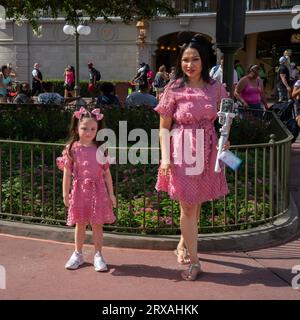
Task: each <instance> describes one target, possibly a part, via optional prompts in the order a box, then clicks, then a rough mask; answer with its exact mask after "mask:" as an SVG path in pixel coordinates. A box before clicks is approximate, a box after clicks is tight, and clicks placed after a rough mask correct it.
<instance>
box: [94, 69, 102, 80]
mask: <svg viewBox="0 0 300 320" xmlns="http://www.w3.org/2000/svg"><path fill="white" fill-rule="evenodd" d="M95 74H96V81H100V79H101V73H100V71H99V70H97V69H95Z"/></svg>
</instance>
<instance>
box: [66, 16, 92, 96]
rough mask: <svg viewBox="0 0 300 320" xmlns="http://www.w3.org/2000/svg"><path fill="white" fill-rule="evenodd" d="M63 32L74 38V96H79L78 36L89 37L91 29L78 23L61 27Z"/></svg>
mask: <svg viewBox="0 0 300 320" xmlns="http://www.w3.org/2000/svg"><path fill="white" fill-rule="evenodd" d="M63 32H64V33H65V34H67V35H71V36H74V37H75V60H76V61H75V88H74V89H75V95H76V96H79V95H80V85H79V83H80V82H79V36H80V35H85V36H87V35H89V34H90V33H91V27H89V26H87V25H86V24H85V23H81V22H79V21H78V24H77V25H71V24H66V25H65V26H64V27H63Z"/></svg>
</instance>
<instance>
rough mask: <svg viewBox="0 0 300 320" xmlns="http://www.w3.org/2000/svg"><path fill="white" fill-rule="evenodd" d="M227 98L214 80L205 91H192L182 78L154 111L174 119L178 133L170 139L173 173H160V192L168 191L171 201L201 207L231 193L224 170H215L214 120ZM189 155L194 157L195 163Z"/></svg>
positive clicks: (158, 189)
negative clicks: (202, 204)
mask: <svg viewBox="0 0 300 320" xmlns="http://www.w3.org/2000/svg"><path fill="white" fill-rule="evenodd" d="M225 97H227V93H226V90H225V88H224V87H223V86H222V85H220V84H219V83H217V82H214V81H212V82H211V83H210V84H208V85H207V86H206V87H205V88H190V87H188V86H186V85H184V84H183V85H181V80H180V79H179V80H177V81H176V82H175V83H172V84H171V85H169V86H168V87H167V88H166V89H165V92H164V94H163V96H162V97H161V100H160V102H159V104H158V106H157V107H156V108H155V109H154V110H155V111H157V112H158V113H159V114H160V115H161V116H163V117H169V118H172V119H173V125H172V129H171V130H172V132H174V134H172V135H171V139H170V160H171V170H170V174H169V175H168V176H164V175H162V174H161V172H160V171H159V172H158V179H157V183H156V187H155V188H156V190H157V191H165V192H168V194H169V196H170V198H171V199H174V200H178V201H181V202H185V203H188V204H200V203H203V202H205V201H208V200H212V199H217V198H220V197H222V196H224V195H226V194H227V193H228V187H227V183H226V178H225V175H224V172H223V170H221V172H220V173H216V172H215V171H214V168H215V161H216V157H217V148H216V147H217V142H218V138H217V135H216V131H215V127H214V121H215V119H216V118H217V112H218V110H217V104H218V102H219V101H220V99H222V98H225ZM174 129H175V130H174ZM197 129H198V130H197ZM185 147H186V148H187V149H186V150H185ZM187 154H191V157H194V158H193V159H194V163H192V161H190V160H189V159H190V158H189V157H187ZM191 159H192V158H191ZM196 166H197V170H195V169H196Z"/></svg>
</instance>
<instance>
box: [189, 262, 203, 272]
mask: <svg viewBox="0 0 300 320" xmlns="http://www.w3.org/2000/svg"><path fill="white" fill-rule="evenodd" d="M194 269H199V270H200V269H201V266H200V263H191V264H190V266H189V273H192V272H193V270H194Z"/></svg>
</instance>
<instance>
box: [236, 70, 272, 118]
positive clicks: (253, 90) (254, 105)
mask: <svg viewBox="0 0 300 320" xmlns="http://www.w3.org/2000/svg"><path fill="white" fill-rule="evenodd" d="M234 96H235V97H236V99H237V100H238V101H240V102H241V103H242V106H243V107H244V109H245V110H246V109H250V110H263V109H262V104H263V105H264V107H265V110H267V109H268V104H267V101H266V98H265V95H264V88H263V84H262V81H261V80H260V78H259V66H258V65H252V66H250V67H249V68H248V71H247V75H246V76H244V77H243V78H242V79H241V80H240V81H239V82H238V84H237V86H236V88H235V91H234ZM253 114H254V116H256V117H260V116H262V114H261V113H260V112H254V113H253Z"/></svg>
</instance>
